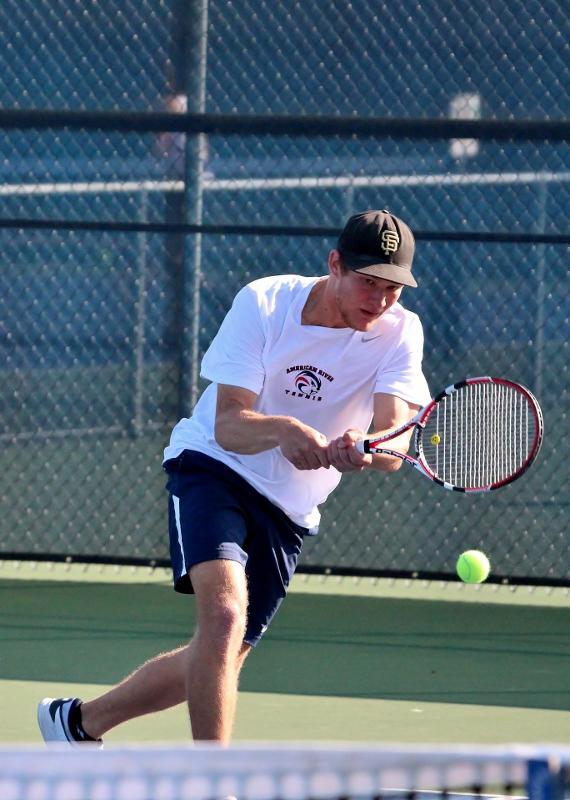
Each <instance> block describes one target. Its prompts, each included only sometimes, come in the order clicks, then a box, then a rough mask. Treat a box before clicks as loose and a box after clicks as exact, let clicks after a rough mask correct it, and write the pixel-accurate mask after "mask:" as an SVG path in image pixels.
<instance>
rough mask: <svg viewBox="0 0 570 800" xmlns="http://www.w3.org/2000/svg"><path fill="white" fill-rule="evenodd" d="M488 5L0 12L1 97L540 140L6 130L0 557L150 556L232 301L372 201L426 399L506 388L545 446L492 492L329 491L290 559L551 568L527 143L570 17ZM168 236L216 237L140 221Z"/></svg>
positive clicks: (544, 212)
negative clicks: (512, 125)
mask: <svg viewBox="0 0 570 800" xmlns="http://www.w3.org/2000/svg"><path fill="white" fill-rule="evenodd" d="M497 14H498V12H497V9H496V8H494V7H492V6H490V5H489V4H488V3H483V2H482V1H480V0H476V2H471V3H470V4H469V5H467V4H463V3H459V4H457V3H451V2H450V3H441V2H438V3H435V2H421V3H419V4H418V3H416V2H414V3H412V2H408V1H407V0H405V2H403V3H400V4H398V5H397V6H393V5H388V4H384V3H382V4H370V3H366V2H364V1H362V2H360V0H359V1H358V2H351V3H348V2H338V1H336V2H327V3H322V2H320V1H319V2H316V0H314V1H313V2H307V3H303V4H300V3H295V2H292V1H291V2H288V0H286V1H285V2H281V3H278V4H275V3H272V4H269V3H264V2H259V0H256V2H255V3H248V2H237V3H228V2H209V3H207V2H206V1H205V0H200V2H196V1H194V2H188V0H185V1H184V2H183V1H182V0H168V2H167V1H166V0H143V2H141V3H136V4H135V3H133V2H131V0H121V1H119V0H107V1H106V2H101V1H99V2H87V3H85V2H83V3H75V2H71V0H65V2H64V1H63V0H59V2H53V1H52V2H50V3H49V4H48V3H47V2H46V3H31V2H29V0H25V2H20V3H18V4H17V3H15V2H14V3H12V2H6V3H5V4H4V5H3V6H2V8H1V9H0V19H1V20H2V25H1V26H0V43H1V44H2V50H1V52H2V56H0V60H1V63H2V66H3V75H4V82H3V84H2V86H1V87H0V93H1V98H0V105H1V107H3V108H4V109H10V108H19V109H23V110H33V109H48V108H52V109H53V108H56V109H66V110H78V109H87V110H97V109H106V110H109V109H115V110H123V111H127V110H130V111H133V110H134V111H141V112H158V111H161V110H171V111H184V110H186V109H187V110H189V111H193V112H204V111H205V112H209V113H232V114H239V113H242V114H243V113H255V114H288V115H289V114H329V115H333V116H340V115H344V116H353V117H354V118H355V119H358V118H360V117H363V116H367V117H369V116H377V117H388V118H398V117H409V118H426V119H431V118H439V119H441V120H444V119H445V118H448V117H449V118H464V119H474V120H477V119H478V118H484V119H495V120H508V119H514V120H516V119H519V120H520V119H534V120H543V121H544V123H545V137H544V141H542V142H541V141H537V140H536V138H534V139H533V140H532V141H531V140H528V141H523V140H520V139H518V140H517V141H513V140H508V139H507V140H503V139H500V140H499V139H497V138H495V139H493V138H488V137H487V138H482V137H480V138H479V137H478V138H472V137H470V138H460V139H458V138H450V137H449V136H441V137H439V138H434V137H428V136H422V135H414V136H413V137H410V136H405V137H402V136H396V135H393V136H379V137H374V136H352V137H350V136H346V135H336V136H333V135H327V136H324V135H302V130H301V129H300V130H299V131H298V132H297V133H295V135H289V136H284V135H279V134H277V133H274V134H272V135H236V134H229V133H227V134H221V133H218V134H214V135H209V136H206V135H204V134H201V135H197V136H185V135H184V134H181V133H175V132H170V133H169V132H165V133H161V134H153V133H134V132H133V133H123V132H116V131H105V130H75V129H73V128H71V127H69V128H60V127H57V128H52V129H49V130H45V129H43V128H39V127H38V128H36V129H31V128H30V129H24V127H22V128H21V129H10V130H8V129H4V130H3V131H2V129H1V128H0V142H1V149H2V156H3V157H2V159H1V161H0V170H1V171H2V183H1V185H0V219H1V220H2V222H0V241H1V243H2V247H1V249H0V286H1V291H0V326H1V327H0V364H1V367H0V368H1V370H2V378H3V380H2V385H1V386H2V388H1V389H0V404H1V407H2V421H1V430H0V441H1V443H2V450H1V452H2V463H3V466H4V474H5V476H6V480H5V481H4V482H3V487H2V491H1V495H2V507H3V514H2V522H1V523H0V554H5V555H6V554H8V555H10V556H12V557H14V556H18V555H20V556H22V557H32V556H33V557H38V558H39V557H46V556H51V557H63V556H66V555H69V556H73V557H75V558H78V557H79V558H94V559H103V560H113V559H115V560H119V561H121V560H124V561H128V560H130V559H133V560H140V561H145V560H153V561H161V560H165V559H166V558H167V548H166V533H165V531H166V521H165V499H166V498H165V493H164V488H163V483H164V481H163V475H162V472H161V469H160V461H161V455H162V449H163V447H164V446H165V444H166V443H167V440H168V436H169V433H170V429H171V427H172V425H173V424H174V423H175V422H176V421H177V419H178V418H179V416H180V415H182V414H186V413H188V412H189V410H190V407H191V404H192V401H193V399H195V397H196V396H197V393H198V392H199V391H200V389H201V384H200V382H199V379H198V377H197V368H198V364H199V359H200V356H201V354H202V353H203V351H204V350H205V348H206V347H207V345H208V343H209V341H210V339H211V337H212V336H213V334H214V333H215V331H216V329H217V326H218V325H219V323H220V321H221V319H222V318H223V315H224V313H225V311H226V310H227V308H228V307H229V304H230V303H231V300H232V298H233V296H234V294H235V293H236V291H237V290H238V289H239V288H240V287H241V285H243V283H245V282H246V281H248V280H251V279H253V278H256V277H260V276H262V275H268V274H277V273H284V272H299V273H302V274H319V273H324V272H325V271H326V255H327V252H328V250H329V249H330V248H331V247H332V246H334V243H335V239H334V235H333V232H334V231H335V230H337V229H339V228H340V227H341V226H342V224H343V222H344V220H345V218H346V216H347V215H348V214H350V213H353V212H354V211H356V210H361V209H363V208H371V207H374V208H377V207H385V206H387V207H388V208H390V209H391V210H392V211H393V212H394V213H397V214H399V215H400V216H402V217H404V218H405V219H406V220H407V221H409V222H410V224H411V225H412V227H413V228H414V230H415V231H417V232H419V235H418V249H417V256H416V267H415V272H416V274H417V275H418V279H419V281H420V284H421V285H420V289H418V290H417V291H416V292H411V291H410V292H408V293H407V294H405V296H404V303H405V304H406V305H407V306H409V307H410V308H412V309H414V310H416V311H418V312H419V313H420V314H421V316H422V319H423V322H424V327H425V332H426V355H425V371H426V374H427V375H428V377H429V382H430V385H431V387H432V389H434V390H436V389H438V388H440V387H441V386H443V385H446V384H447V383H450V382H452V381H453V380H456V379H458V378H460V377H462V376H464V375H465V374H489V373H491V374H493V373H495V374H502V375H506V376H508V377H512V378H514V379H516V380H519V381H521V382H522V383H525V384H526V385H527V386H528V387H529V388H530V389H531V390H532V391H533V392H534V393H535V394H536V395H537V396H538V397H539V399H540V401H541V404H542V406H543V411H544V414H545V419H546V426H547V433H546V441H545V445H544V448H543V451H542V453H541V455H540V458H539V461H538V462H537V464H536V466H535V467H534V468H533V469H532V470H531V471H530V472H529V473H528V475H526V476H525V477H524V478H523V479H522V480H521V481H519V482H518V483H516V484H513V486H511V487H509V488H507V489H505V490H503V491H501V492H497V493H494V494H493V495H483V496H470V497H465V496H458V495H456V494H452V493H446V492H442V491H439V490H436V489H435V488H434V487H432V486H431V485H430V484H428V482H427V481H425V482H424V481H422V480H421V479H420V478H419V476H417V475H416V474H415V473H413V472H412V471H409V470H407V469H403V470H401V471H400V472H399V473H398V474H396V475H393V476H389V477H383V476H378V475H369V476H368V475H367V476H365V477H363V476H356V477H354V478H351V477H345V478H344V479H343V482H342V483H341V487H340V488H339V489H338V490H337V492H336V494H335V495H334V496H333V498H331V500H330V501H329V503H328V504H327V506H326V507H325V508H324V509H323V511H324V513H323V523H322V528H321V534H320V536H319V537H317V538H316V539H315V540H313V541H311V542H310V543H309V546H308V547H307V549H306V552H305V554H304V560H303V565H304V567H305V568H306V569H312V568H319V569H320V568H330V569H333V570H337V571H347V572H362V571H371V572H377V573H384V574H411V573H419V574H428V573H429V574H434V575H435V574H443V573H452V572H453V564H454V561H455V558H456V555H457V553H458V552H459V551H460V550H461V549H464V548H465V547H466V546H472V547H481V548H482V549H484V550H486V551H487V552H489V553H490V555H491V557H492V560H493V565H494V571H495V575H499V576H504V577H506V578H509V579H511V580H520V579H522V578H525V579H528V580H531V581H545V582H557V581H558V582H560V581H568V580H569V567H570V565H569V560H570V556H569V547H568V525H567V522H566V516H567V509H568V500H567V498H566V496H565V489H566V486H567V485H568V477H569V475H568V459H567V457H565V454H564V453H563V449H562V446H561V444H560V443H561V442H564V437H565V435H566V434H567V433H568V417H567V408H568V380H567V364H568V277H567V276H568V248H567V245H566V244H565V243H564V241H565V239H564V236H563V235H562V234H567V226H568V218H569V213H570V184H569V181H570V153H569V149H568V143H567V142H565V141H564V140H560V137H558V139H556V140H555V139H552V140H549V139H548V136H547V135H546V132H547V130H548V129H547V125H548V120H567V119H568V117H570V113H569V112H570V101H569V94H568V86H569V85H570V82H569V80H568V78H569V75H568V52H569V35H568V34H569V26H570V23H569V18H568V16H567V15H566V14H565V13H564V9H563V8H562V6H561V5H560V4H559V3H556V2H543V3H542V4H541V6H538V5H536V6H535V4H533V3H529V2H522V0H515V1H514V2H512V3H508V4H503V6H502V7H501V9H500V16H497ZM0 121H1V118H0ZM8 220H11V223H8ZM14 220H16V221H20V222H21V224H20V225H19V226H18V225H17V224H15V222H14ZM41 221H44V222H46V223H47V224H46V227H45V228H41V227H40V225H39V223H40V222H41ZM165 222H166V223H192V224H195V225H198V226H202V229H203V230H205V231H211V232H202V233H201V234H199V235H184V234H183V233H180V232H179V233H170V234H165V233H153V232H149V231H150V230H151V229H149V227H148V226H149V225H152V224H153V223H165ZM83 223H93V229H92V230H86V229H85V227H86V226H85V225H83V228H82V224H83ZM96 223H107V228H105V224H103V225H100V226H97V224H96ZM117 223H124V226H123V227H124V229H123V230H111V228H112V226H113V225H117ZM129 224H131V227H132V230H130V231H129V230H128V226H129ZM74 225H75V226H76V227H77V229H72V228H73V227H74ZM224 225H242V226H244V227H245V228H247V227H248V226H275V230H274V233H275V235H273V236H267V235H261V234H260V233H258V234H256V235H254V234H253V233H252V232H251V231H250V232H249V233H248V232H247V231H245V232H242V233H231V232H230V233H228V232H225V233H224V232H222V231H223V230H224V228H223V226H224ZM66 226H67V228H68V229H67V230H66V229H65V228H66ZM145 226H146V227H145ZM204 226H205V227H204ZM208 226H210V227H208ZM215 226H219V229H218V230H217V232H216V228H215ZM283 226H290V227H291V226H297V227H298V228H299V230H298V231H297V235H284V234H283V232H282V231H280V230H279V229H280V228H283ZM316 227H321V228H322V229H323V231H330V234H326V235H325V233H323V235H321V236H317V235H314V233H315V232H314V230H310V229H314V228H316ZM119 228H120V225H119ZM303 228H306V231H305V235H303V230H302V229H303ZM422 232H424V234H425V235H422ZM497 232H504V233H505V234H506V235H505V236H504V237H503V239H502V240H497V237H496V236H495V237H493V234H494V233H495V234H496V233H497ZM309 234H311V235H309ZM471 234H480V236H479V239H480V240H479V241H474V240H473V236H472V237H471V240H469V235H471ZM462 235H463V239H462V238H461V237H462ZM533 236H534V237H535V239H534V241H533ZM525 237H526V239H525ZM475 238H477V237H475Z"/></svg>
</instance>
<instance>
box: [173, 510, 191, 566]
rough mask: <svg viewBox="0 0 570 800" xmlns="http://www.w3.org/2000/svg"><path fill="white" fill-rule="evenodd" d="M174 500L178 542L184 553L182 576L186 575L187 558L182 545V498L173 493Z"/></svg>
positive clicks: (181, 551)
mask: <svg viewBox="0 0 570 800" xmlns="http://www.w3.org/2000/svg"><path fill="white" fill-rule="evenodd" d="M172 502H173V503H174V519H175V520H176V530H177V532H178V544H179V545H180V553H181V554H182V572H181V573H180V575H179V576H178V577H179V578H181V577H182V576H183V575H186V572H187V569H186V560H185V559H184V548H183V546H182V528H181V527H180V498H179V497H176V495H174V494H173V495H172Z"/></svg>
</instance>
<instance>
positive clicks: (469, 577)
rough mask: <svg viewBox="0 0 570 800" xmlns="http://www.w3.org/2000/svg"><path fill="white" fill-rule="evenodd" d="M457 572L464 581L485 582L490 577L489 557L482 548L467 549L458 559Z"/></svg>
mask: <svg viewBox="0 0 570 800" xmlns="http://www.w3.org/2000/svg"><path fill="white" fill-rule="evenodd" d="M455 568H456V570H457V574H458V575H459V577H460V578H461V580H462V581H463V583H483V581H485V580H487V578H488V577H489V572H490V569H491V565H490V564H489V559H488V558H487V556H486V555H485V553H482V552H481V551H480V550H466V551H465V552H464V553H461V555H460V556H459V558H458V559H457V565H456V567H455Z"/></svg>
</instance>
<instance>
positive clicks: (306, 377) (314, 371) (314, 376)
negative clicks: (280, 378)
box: [285, 364, 334, 403]
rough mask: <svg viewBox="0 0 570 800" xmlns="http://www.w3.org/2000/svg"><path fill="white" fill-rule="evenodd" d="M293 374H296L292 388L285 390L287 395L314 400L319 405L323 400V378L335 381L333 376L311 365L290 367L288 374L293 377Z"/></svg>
mask: <svg viewBox="0 0 570 800" xmlns="http://www.w3.org/2000/svg"><path fill="white" fill-rule="evenodd" d="M293 373H295V375H294V377H293V383H292V388H291V389H285V394H287V395H290V396H291V397H299V398H301V399H304V400H313V401H316V402H318V403H320V402H321V401H322V399H323V398H322V396H321V394H320V391H321V386H322V385H323V378H324V379H325V380H328V381H332V380H334V378H333V377H332V375H329V374H328V373H327V372H325V371H324V370H322V369H319V368H318V367H314V366H312V365H311V364H301V365H297V366H294V367H288V368H287V374H288V375H289V374H291V375H293Z"/></svg>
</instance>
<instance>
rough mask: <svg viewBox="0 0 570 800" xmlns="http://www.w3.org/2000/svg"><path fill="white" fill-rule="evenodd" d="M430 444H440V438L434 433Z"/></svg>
mask: <svg viewBox="0 0 570 800" xmlns="http://www.w3.org/2000/svg"><path fill="white" fill-rule="evenodd" d="M430 442H431V443H432V444H439V443H440V442H441V436H440V435H439V433H434V434H433V436H432V437H431V439H430Z"/></svg>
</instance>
